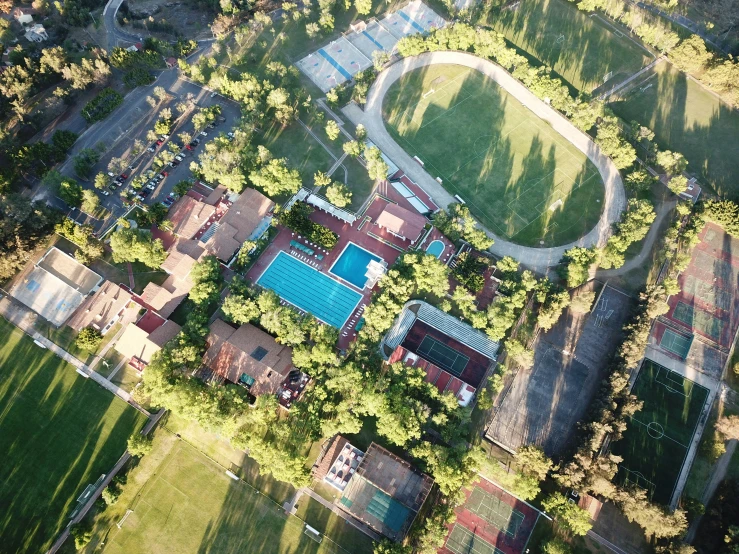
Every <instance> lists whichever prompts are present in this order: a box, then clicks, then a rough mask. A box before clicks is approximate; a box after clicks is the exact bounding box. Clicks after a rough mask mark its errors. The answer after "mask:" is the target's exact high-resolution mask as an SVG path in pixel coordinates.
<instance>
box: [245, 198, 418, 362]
mask: <svg viewBox="0 0 739 554" xmlns="http://www.w3.org/2000/svg"><path fill="white" fill-rule="evenodd" d="M380 211H382V210H380ZM310 217H311V219H312V220H313V221H315V222H316V223H320V224H321V225H325V226H326V227H328V228H329V229H331V230H332V231H334V232H335V233H337V234H338V235H339V242H338V243H337V244H336V246H335V247H334V248H333V249H332V250H330V251H329V252H328V253H327V254H324V258H323V260H322V261H320V262H319V261H318V260H315V264H316V265H315V266H314V267H315V268H316V269H317V270H318V271H320V272H321V273H323V274H325V275H327V276H329V277H330V278H331V279H334V280H335V281H338V282H340V283H342V284H344V285H346V286H348V287H349V288H350V289H351V290H353V291H357V292H360V293H361V294H362V300H360V302H359V305H358V306H357V309H356V310H355V311H354V312H353V313H352V315H351V316H350V317H349V323H348V324H347V325H345V326H344V327H343V328H342V329H340V333H339V348H340V349H342V350H345V349H346V348H348V346H349V344H350V343H351V341H353V340H354V338H355V337H356V331H355V330H354V325H355V324H356V322H357V321H358V318H359V316H360V314H359V311H360V310H363V306H366V304H368V303H369V299H370V296H371V295H372V290H368V289H364V290H362V291H360V290H359V289H358V288H357V287H355V286H353V285H351V284H350V283H347V282H346V281H344V280H342V279H340V278H339V277H337V276H336V275H334V274H333V273H329V269H330V268H331V266H332V265H334V262H335V261H336V260H337V259H338V257H339V256H340V255H341V253H342V252H343V251H344V248H345V247H346V245H347V244H348V243H349V242H353V243H354V244H356V245H357V246H361V247H362V248H365V249H366V250H369V251H370V252H372V253H373V254H376V255H377V256H380V257H381V258H382V259H384V260H385V261H386V262H387V264H388V266H391V265H393V264H394V263H395V260H397V259H398V256H400V255H401V254H402V252H401V250H399V249H398V247H397V246H395V245H394V244H393V246H391V245H390V244H386V243H385V242H381V241H380V240H377V239H376V238H374V237H372V236H370V235H369V234H368V231H369V230H370V229H371V224H369V223H368V222H365V219H364V217H362V218H360V219H358V220H357V221H356V222H355V223H354V225H349V224H348V223H345V222H343V221H340V220H339V219H336V218H335V217H333V216H331V215H329V214H326V213H324V212H321V211H319V210H316V211H315V212H313V213H312V214H311V216H310ZM363 222H364V224H363ZM360 226H361V229H360V228H359V227H360ZM277 231H278V232H277V236H276V237H275V238H274V240H273V241H272V243H271V244H270V245H269V246H268V247H267V248H266V249H265V251H264V252H263V253H262V255H261V256H260V257H259V259H258V260H257V261H256V263H255V264H254V265H253V266H252V267H251V268H250V269H249V271H248V272H247V274H246V278H247V279H248V280H249V281H251V282H256V281H257V279H259V277H260V276H261V275H262V273H263V272H264V270H265V269H267V267H268V266H269V264H270V263H272V260H273V259H274V258H275V257H276V256H277V254H278V253H279V252H283V251H284V252H290V241H291V240H298V239H297V237H298V235H297V233H293V232H292V231H291V230H290V229H287V228H285V227H282V226H279V225H278V226H277ZM300 242H301V243H303V244H306V241H305V239H303V240H301V241H300ZM406 244H407V242H406ZM314 250H315V248H314ZM352 320H354V323H352Z"/></svg>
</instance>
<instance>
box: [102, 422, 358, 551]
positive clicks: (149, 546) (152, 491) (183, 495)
mask: <svg viewBox="0 0 739 554" xmlns="http://www.w3.org/2000/svg"><path fill="white" fill-rule="evenodd" d="M139 471H140V472H141V473H142V474H139ZM141 479H144V482H143V483H141V484H142V487H141V488H140V489H138V488H136V487H137V485H138V484H139V481H140V480H141ZM129 483H130V486H131V490H130V491H127V492H126V493H125V496H122V497H121V500H120V501H119V503H118V504H121V505H120V506H119V505H118V504H116V505H115V506H114V508H115V510H116V511H117V512H118V513H119V516H118V517H116V519H115V521H109V522H108V525H107V529H108V532H107V533H105V534H104V536H105V547H104V549H103V552H106V553H112V554H118V553H120V554H124V553H125V554H137V553H141V554H159V553H161V554H170V553H173V552H209V553H213V554H217V553H235V552H244V553H246V552H250V553H251V552H255V553H256V552H259V553H261V554H293V553H298V552H299V553H301V554H339V553H341V554H343V552H344V551H342V550H341V549H339V548H338V547H337V546H336V544H335V543H333V542H331V541H330V540H329V539H328V538H324V539H323V541H322V542H320V543H318V542H316V541H315V540H314V539H312V538H310V537H309V536H308V535H306V534H305V532H304V530H305V528H304V526H303V522H302V521H301V520H300V519H298V518H297V517H295V516H288V515H286V514H285V511H284V510H283V509H282V506H281V505H279V504H277V503H275V502H274V501H272V500H270V499H269V498H267V497H266V496H264V495H263V494H260V493H259V492H256V491H255V490H254V489H252V488H251V487H249V486H248V485H246V484H245V483H243V482H241V481H234V480H232V479H231V478H229V477H228V476H227V475H226V473H225V471H224V469H223V468H222V467H221V466H219V465H217V464H215V463H214V462H213V461H212V460H210V459H208V458H207V457H205V456H204V455H203V454H202V453H201V452H199V451H198V450H196V449H195V448H194V447H193V446H190V445H189V444H187V443H186V442H184V441H181V440H178V439H176V438H175V436H174V435H172V434H170V433H168V432H167V431H166V430H160V431H158V432H157V436H156V438H155V440H154V450H153V451H152V453H151V454H150V455H149V456H147V457H145V458H144V459H143V460H142V464H141V467H140V468H136V469H135V470H134V471H133V472H132V474H131V475H130V478H129ZM308 500H309V499H308V498H307V497H304V498H303V499H302V500H301V501H300V505H299V507H302V505H303V504H304V503H307V502H308ZM318 508H319V509H320V510H323V511H325V512H326V514H328V515H331V512H329V511H328V510H325V509H324V508H323V507H322V506H319V507H318ZM128 509H130V510H132V511H131V513H130V514H129V515H128V517H127V518H126V519H125V521H124V522H123V523H122V524H121V527H120V529H119V528H118V527H117V525H115V523H118V522H120V519H122V516H123V515H124V514H125V512H126V510H128ZM299 513H302V512H301V511H300V509H299ZM312 523H314V524H315V525H319V523H320V522H318V523H317V522H315V521H312ZM320 531H322V532H323V531H324V528H320ZM326 532H328V531H326ZM333 537H334V538H335V539H336V540H337V541H340V542H341V544H342V546H343V548H345V549H346V551H347V552H353V553H354V552H356V553H357V554H371V552H372V541H371V540H370V539H369V538H367V537H365V536H364V535H362V534H361V533H360V532H359V531H357V530H356V529H355V528H354V527H351V526H349V525H347V524H345V523H344V522H343V521H342V522H341V528H340V529H339V530H337V531H336V533H333ZM96 551H97V550H96Z"/></svg>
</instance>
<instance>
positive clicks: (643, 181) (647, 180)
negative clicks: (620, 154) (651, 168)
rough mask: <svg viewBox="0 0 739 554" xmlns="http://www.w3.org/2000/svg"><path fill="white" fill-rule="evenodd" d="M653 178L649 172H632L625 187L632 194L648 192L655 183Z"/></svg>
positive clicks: (625, 182) (627, 177)
mask: <svg viewBox="0 0 739 554" xmlns="http://www.w3.org/2000/svg"><path fill="white" fill-rule="evenodd" d="M654 180H655V179H654V177H652V176H651V175H650V174H649V173H648V172H647V171H645V170H643V169H638V170H636V171H632V172H631V173H629V174H628V175H627V176H626V179H624V185H625V186H626V188H627V189H628V190H629V191H630V192H631V193H632V194H639V193H640V192H646V191H648V190H649V187H650V186H651V185H652V183H653V182H654Z"/></svg>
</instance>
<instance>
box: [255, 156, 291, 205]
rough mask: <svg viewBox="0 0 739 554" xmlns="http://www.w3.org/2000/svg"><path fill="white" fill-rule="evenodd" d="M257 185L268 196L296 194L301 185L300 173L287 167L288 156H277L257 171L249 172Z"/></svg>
mask: <svg viewBox="0 0 739 554" xmlns="http://www.w3.org/2000/svg"><path fill="white" fill-rule="evenodd" d="M249 179H250V180H251V182H252V183H254V185H255V186H257V187H259V188H261V189H262V190H263V191H264V192H265V194H267V196H279V195H280V194H295V193H296V192H298V189H300V186H301V184H302V183H301V180H300V174H299V173H298V172H297V171H296V170H294V169H289V168H288V167H287V159H286V158H279V159H277V158H275V159H272V160H270V161H269V162H267V163H266V164H264V165H263V166H262V167H260V168H259V169H258V170H257V171H252V172H251V173H250V174H249Z"/></svg>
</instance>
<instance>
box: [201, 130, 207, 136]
mask: <svg viewBox="0 0 739 554" xmlns="http://www.w3.org/2000/svg"><path fill="white" fill-rule="evenodd" d="M200 135H201V136H204V137H207V136H208V133H206V132H205V131H200Z"/></svg>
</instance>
